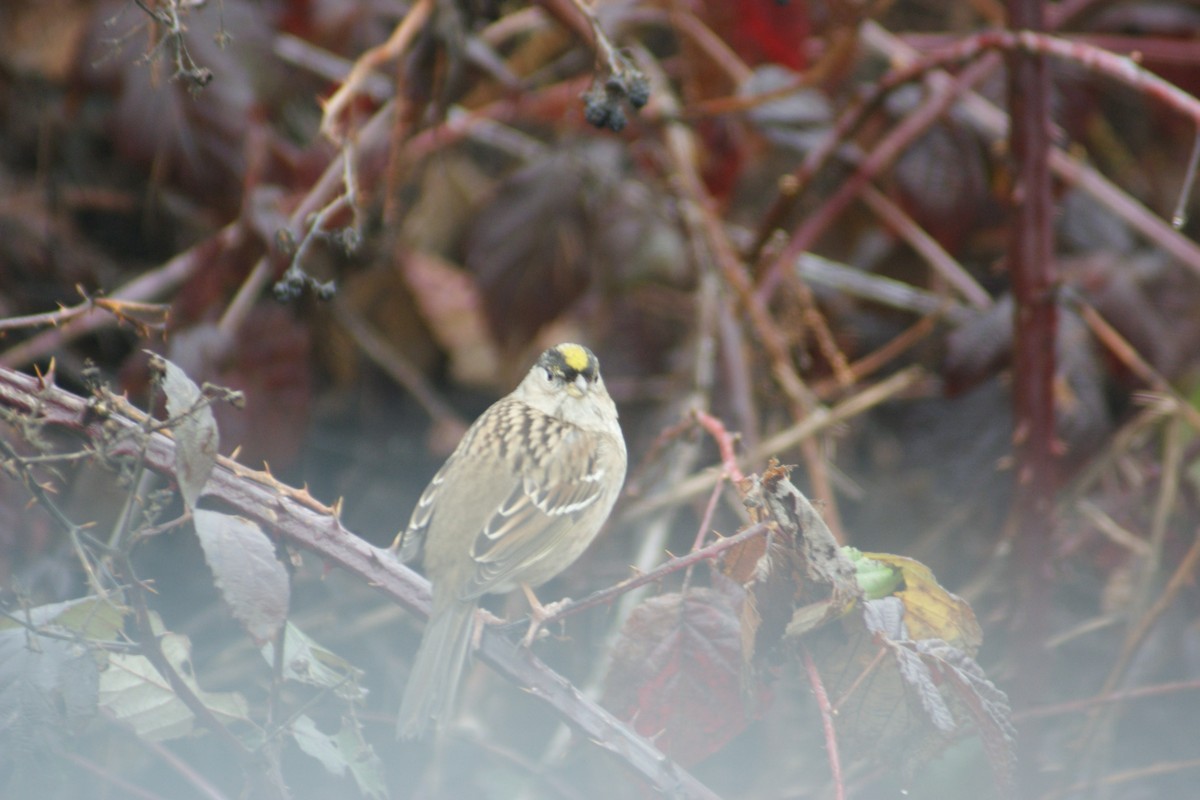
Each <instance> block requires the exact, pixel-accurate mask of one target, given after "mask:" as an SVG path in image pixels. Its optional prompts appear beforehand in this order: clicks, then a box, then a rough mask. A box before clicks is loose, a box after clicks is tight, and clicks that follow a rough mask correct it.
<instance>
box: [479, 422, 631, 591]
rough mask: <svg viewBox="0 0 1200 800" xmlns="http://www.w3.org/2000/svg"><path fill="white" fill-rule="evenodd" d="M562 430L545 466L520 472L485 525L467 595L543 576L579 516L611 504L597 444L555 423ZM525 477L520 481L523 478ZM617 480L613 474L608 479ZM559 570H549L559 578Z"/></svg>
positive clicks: (533, 464) (554, 438)
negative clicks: (547, 558)
mask: <svg viewBox="0 0 1200 800" xmlns="http://www.w3.org/2000/svg"><path fill="white" fill-rule="evenodd" d="M554 424H555V425H557V426H558V427H560V428H561V430H556V431H551V432H550V433H551V434H552V435H551V436H550V437H548V438H549V439H550V440H552V441H554V442H555V446H554V448H553V449H552V450H550V451H549V452H547V453H545V457H544V458H542V459H541V461H540V463H536V462H534V461H532V460H529V459H528V455H527V454H526V455H525V456H524V457H525V458H526V462H525V464H524V466H523V468H522V469H518V470H514V472H513V473H512V475H513V477H512V480H511V483H510V485H509V486H508V491H507V495H506V496H505V498H504V500H503V502H501V503H500V504H499V505H498V506H497V507H496V508H495V510H494V511H493V513H492V514H491V516H490V517H489V518H488V520H487V521H486V523H485V524H484V525H483V526H482V528H481V529H480V531H479V533H478V534H477V535H476V537H475V541H474V543H473V545H472V548H471V557H472V558H473V559H474V561H475V572H474V575H472V577H471V579H470V581H469V582H468V585H467V586H465V587H464V591H463V596H464V598H465V597H478V596H479V595H481V594H484V593H486V592H490V591H495V590H497V589H502V588H505V587H508V586H511V585H512V584H514V583H518V582H524V581H529V580H531V579H533V578H537V577H540V579H541V580H545V579H546V576H545V572H546V570H545V569H544V568H539V567H538V562H539V561H540V560H541V559H542V558H543V557H544V556H545V555H546V554H548V553H553V552H556V551H558V550H559V548H561V547H562V546H563V543H564V539H565V538H566V537H568V536H569V535H570V533H571V529H572V528H573V527H574V526H575V524H576V522H577V521H578V520H579V518H580V517H581V516H582V515H583V514H585V513H586V512H587V511H588V510H589V509H591V508H592V507H593V506H595V505H596V504H597V503H603V502H609V498H606V495H609V492H610V491H611V490H609V489H606V486H608V485H610V484H609V483H607V482H606V481H605V470H606V469H607V467H606V466H605V464H604V463H603V462H605V461H607V459H604V458H603V457H602V453H601V451H599V450H598V448H596V447H595V440H594V439H593V438H592V437H591V436H588V435H585V434H583V433H582V432H581V431H579V430H578V429H576V428H574V427H573V426H570V425H566V424H564V423H559V422H557V421H555V423H554ZM522 473H523V474H524V478H523V479H521V478H518V477H517V475H518V474H522ZM608 477H609V478H611V476H608ZM555 571H556V570H553V569H552V570H549V572H550V574H553V573H554V572H555Z"/></svg>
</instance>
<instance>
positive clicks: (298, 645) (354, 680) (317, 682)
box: [261, 622, 367, 701]
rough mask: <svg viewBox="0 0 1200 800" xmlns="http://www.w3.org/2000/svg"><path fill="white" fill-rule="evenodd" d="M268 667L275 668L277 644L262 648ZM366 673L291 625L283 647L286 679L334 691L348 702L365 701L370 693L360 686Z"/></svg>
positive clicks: (289, 624) (266, 645) (268, 643)
mask: <svg viewBox="0 0 1200 800" xmlns="http://www.w3.org/2000/svg"><path fill="white" fill-rule="evenodd" d="M261 652H262V656H263V658H265V659H266V660H267V663H268V664H270V665H272V666H274V664H275V643H274V642H267V643H266V644H265V645H263V647H262V650H261ZM362 676H363V671H362V670H361V669H359V668H358V667H356V666H354V665H353V664H351V663H350V662H349V661H347V660H346V659H344V658H342V657H341V656H339V655H338V654H337V653H334V652H333V651H331V650H329V649H327V648H326V647H325V646H324V645H321V644H319V643H318V642H316V641H315V640H314V639H312V638H311V637H310V636H309V635H308V634H306V633H305V632H304V631H302V630H300V629H299V628H297V627H296V626H295V625H293V624H292V623H291V622H289V623H287V631H286V633H285V634H284V644H283V677H284V678H286V679H287V680H290V681H298V682H300V683H306V684H308V685H309V686H317V687H320V688H322V689H332V690H334V692H335V693H336V694H337V695H338V697H341V698H342V699H344V700H351V701H356V700H362V699H363V698H365V697H366V696H367V690H366V689H364V688H362V687H361V686H359V681H360V680H361V679H362Z"/></svg>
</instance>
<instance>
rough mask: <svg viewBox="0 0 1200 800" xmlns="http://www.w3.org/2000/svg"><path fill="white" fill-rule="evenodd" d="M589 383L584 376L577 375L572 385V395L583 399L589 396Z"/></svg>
mask: <svg viewBox="0 0 1200 800" xmlns="http://www.w3.org/2000/svg"><path fill="white" fill-rule="evenodd" d="M587 390H588V382H587V378H585V377H583V376H582V375H576V376H575V380H574V382H573V383H572V384H571V394H573V395H575V396H576V397H583V396H584V395H585V394H587Z"/></svg>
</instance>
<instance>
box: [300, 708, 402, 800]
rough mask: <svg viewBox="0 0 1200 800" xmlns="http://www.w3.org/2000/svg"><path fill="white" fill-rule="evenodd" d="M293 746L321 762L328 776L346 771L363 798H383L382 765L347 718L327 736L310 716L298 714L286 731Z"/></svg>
mask: <svg viewBox="0 0 1200 800" xmlns="http://www.w3.org/2000/svg"><path fill="white" fill-rule="evenodd" d="M289 730H290V732H291V734H292V738H293V739H295V740H296V744H297V745H298V746H299V747H300V749H301V750H303V751H304V752H305V753H307V754H308V755H310V756H312V757H313V758H315V759H316V760H317V761H320V762H321V765H322V766H323V767H325V769H326V770H328V771H329V772H330V773H332V774H334V775H345V774H346V771H347V770H349V771H350V774H351V776H353V778H354V782H355V783H356V784H358V789H359V791H360V792H362V794H363V795H364V796H366V797H378V798H383V797H387V785H386V784H385V783H384V779H383V762H382V761H380V760H379V756H377V755H376V754H375V751H374V750H373V749H371V746H370V745H369V744H367V742H366V740H364V739H363V737H362V729H361V728H360V727H359V725H358V723H357V722H356V721H355V720H354V719H351V718H349V717H343V718H342V727H341V729H340V730H339V731H338V732H337V733H336V734H334V735H333V736H330V735H329V734H326V733H322V732H321V730H320V729H319V728H317V725H316V723H315V722H313V721H312V719H311V718H310V717H307V716H304V715H301V716H300V717H298V718H297V719H296V720H295V722H293V723H292V725H291V727H290V728H289Z"/></svg>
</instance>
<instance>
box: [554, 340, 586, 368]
mask: <svg viewBox="0 0 1200 800" xmlns="http://www.w3.org/2000/svg"><path fill="white" fill-rule="evenodd" d="M558 352H559V354H560V355H562V358H563V362H564V363H565V364H566V365H567V366H568V367H570V368H571V369H573V370H575V371H576V372H583V371H584V370H586V369H587V366H588V351H587V348H585V347H580V346H579V345H577V344H560V345H559V346H558Z"/></svg>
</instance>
